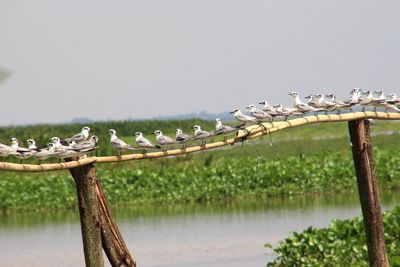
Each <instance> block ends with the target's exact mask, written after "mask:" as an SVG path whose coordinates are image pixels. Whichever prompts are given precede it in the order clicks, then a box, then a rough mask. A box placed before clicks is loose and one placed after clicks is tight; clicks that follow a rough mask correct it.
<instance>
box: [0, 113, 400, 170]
mask: <svg viewBox="0 0 400 267" xmlns="http://www.w3.org/2000/svg"><path fill="white" fill-rule="evenodd" d="M359 119H378V120H400V113H386V112H372V111H366V112H353V113H346V114H329V115H316V116H306V117H301V118H296V119H291V120H287V121H277V122H272V123H261V124H256V125H251V126H249V127H246V128H245V129H243V130H239V131H238V132H237V134H236V137H235V138H231V139H227V140H225V141H218V142H214V143H210V144H206V145H204V146H200V145H199V146H192V147H187V148H181V149H171V150H167V151H158V152H150V153H142V154H128V155H122V156H104V157H90V158H85V159H80V160H77V161H70V162H65V163H52V164H16V163H7V162H0V171H14V172H46V171H58V170H65V169H71V168H75V167H79V166H84V165H88V164H90V163H112V162H120V161H129V160H142V159H149V158H161V157H168V156H178V155H183V154H189V153H194V152H199V151H203V150H209V149H214V148H218V147H223V146H227V145H233V144H235V143H237V142H241V141H243V140H247V139H253V138H257V137H260V136H263V135H266V134H269V133H273V132H277V131H280V130H282V129H285V128H292V127H297V126H302V125H307V124H313V123H320V122H341V121H352V120H359Z"/></svg>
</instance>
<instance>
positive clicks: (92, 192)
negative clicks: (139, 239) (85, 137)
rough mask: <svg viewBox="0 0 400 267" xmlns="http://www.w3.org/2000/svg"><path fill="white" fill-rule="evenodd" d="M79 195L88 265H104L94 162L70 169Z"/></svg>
mask: <svg viewBox="0 0 400 267" xmlns="http://www.w3.org/2000/svg"><path fill="white" fill-rule="evenodd" d="M70 172H71V175H72V177H73V178H74V180H75V184H76V192H77V195H78V205H79V215H80V220H81V231H82V241H83V251H84V254H85V263H86V267H101V266H104V259H103V251H102V242H101V231H100V215H99V207H98V200H97V193H96V180H97V179H96V169H95V167H94V165H93V164H89V165H85V166H80V167H77V168H73V169H70Z"/></svg>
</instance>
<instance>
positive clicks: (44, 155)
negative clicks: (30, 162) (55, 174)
mask: <svg viewBox="0 0 400 267" xmlns="http://www.w3.org/2000/svg"><path fill="white" fill-rule="evenodd" d="M57 153H59V152H56V151H55V150H54V144H53V143H49V144H48V145H47V148H44V149H40V151H38V152H36V153H35V155H34V156H35V157H36V158H37V159H38V160H39V161H42V160H45V159H48V158H50V157H54V156H55V155H56V154H57Z"/></svg>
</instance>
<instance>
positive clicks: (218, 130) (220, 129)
mask: <svg viewBox="0 0 400 267" xmlns="http://www.w3.org/2000/svg"><path fill="white" fill-rule="evenodd" d="M237 130H238V128H235V127H232V126H229V125H223V124H222V121H221V120H220V119H219V118H217V119H215V132H214V134H215V135H221V134H222V135H224V140H226V138H227V134H229V133H232V132H236V131H237Z"/></svg>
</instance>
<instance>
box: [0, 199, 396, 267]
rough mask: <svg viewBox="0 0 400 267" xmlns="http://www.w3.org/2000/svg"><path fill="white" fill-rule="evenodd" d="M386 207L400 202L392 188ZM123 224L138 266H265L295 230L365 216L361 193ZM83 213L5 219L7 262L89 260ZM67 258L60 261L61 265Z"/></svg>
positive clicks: (170, 213) (152, 214) (124, 216)
mask: <svg viewBox="0 0 400 267" xmlns="http://www.w3.org/2000/svg"><path fill="white" fill-rule="evenodd" d="M381 198H382V203H383V204H384V205H383V207H384V208H387V207H390V206H392V205H394V204H396V203H399V200H400V195H399V194H398V193H397V194H396V193H395V192H385V193H384V194H382V195H381ZM114 213H115V216H116V217H117V221H118V224H119V226H120V229H121V231H122V233H123V236H124V238H125V240H126V242H127V245H128V247H129V248H130V249H131V251H132V252H133V254H134V257H135V259H136V260H137V261H138V264H139V266H143V267H156V266H159V267H183V266H187V267H197V266H204V265H205V264H206V265H208V266H209V267H222V266H265V263H266V262H267V261H268V260H272V259H273V257H274V255H273V254H272V252H271V251H267V250H265V249H264V248H263V245H264V243H265V242H269V243H272V244H273V245H274V244H276V242H278V241H279V240H281V239H282V238H284V237H286V236H287V235H288V233H289V232H291V231H299V230H302V229H305V228H307V227H308V226H310V225H313V226H316V227H322V226H326V225H328V224H329V222H330V221H331V220H332V219H334V218H351V217H354V216H358V215H360V213H361V211H360V207H359V203H358V195H357V193H353V194H348V195H339V196H338V195H324V196H319V195H315V196H307V197H304V196H296V197H287V198H269V199H265V200H254V199H251V200H242V201H237V202H228V203H217V204H204V205H199V204H190V205H171V206H148V207H146V206H144V207H143V206H141V207H119V208H116V209H114ZM79 227H80V226H79V217H78V216H77V212H76V211H67V212H65V211H63V212H52V213H29V214H7V215H3V216H1V217H0V235H1V239H0V266H18V265H29V266H54V261H55V259H57V265H58V266H83V265H84V261H83V253H82V244H81V237H80V228H79ZM58 263H60V264H58Z"/></svg>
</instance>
